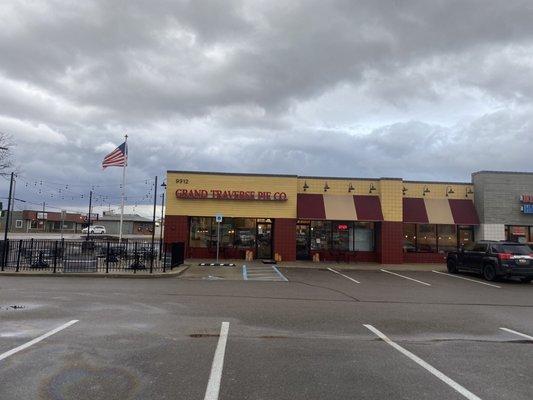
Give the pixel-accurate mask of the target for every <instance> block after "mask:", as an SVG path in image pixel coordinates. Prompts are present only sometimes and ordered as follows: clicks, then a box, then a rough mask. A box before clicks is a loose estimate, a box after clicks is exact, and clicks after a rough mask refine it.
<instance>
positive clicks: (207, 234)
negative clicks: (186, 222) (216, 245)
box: [189, 217, 216, 247]
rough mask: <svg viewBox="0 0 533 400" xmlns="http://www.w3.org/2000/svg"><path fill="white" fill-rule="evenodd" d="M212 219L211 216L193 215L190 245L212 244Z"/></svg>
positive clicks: (206, 245)
mask: <svg viewBox="0 0 533 400" xmlns="http://www.w3.org/2000/svg"><path fill="white" fill-rule="evenodd" d="M211 220H212V218H209V217H191V230H190V236H189V245H190V246H191V247H209V246H210V244H211V243H210V242H211ZM215 240H216V236H215Z"/></svg>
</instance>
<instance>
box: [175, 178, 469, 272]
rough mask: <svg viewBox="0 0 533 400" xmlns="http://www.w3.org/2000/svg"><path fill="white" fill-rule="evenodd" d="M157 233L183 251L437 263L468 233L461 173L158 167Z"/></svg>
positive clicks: (206, 254)
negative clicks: (438, 178) (406, 176)
mask: <svg viewBox="0 0 533 400" xmlns="http://www.w3.org/2000/svg"><path fill="white" fill-rule="evenodd" d="M167 185H168V186H167V190H168V196H167V197H166V199H167V202H166V216H165V242H167V243H173V242H183V243H185V252H186V254H185V256H186V257H189V258H211V257H214V256H215V254H216V241H217V228H218V224H217V222H216V216H217V215H220V216H222V217H223V219H222V223H221V224H220V245H221V256H222V257H225V258H244V255H245V253H246V251H247V250H251V251H252V252H253V253H254V255H255V257H256V258H260V259H271V258H280V257H281V259H282V260H284V261H292V260H295V259H302V260H309V259H312V258H313V257H317V255H318V257H320V259H321V260H336V261H376V262H380V263H403V262H442V261H443V260H444V257H445V253H446V252H447V251H449V250H453V249H456V248H458V247H459V246H460V245H462V244H468V243H471V242H472V241H473V240H474V227H475V226H477V225H478V224H479V219H478V216H477V213H476V210H475V207H474V186H473V185H472V184H471V183H469V182H422V181H404V180H402V179H398V178H377V179H363V178H335V177H309V176H308V177H305V176H302V177H300V176H295V175H268V174H231V173H209V172H187V171H168V172H167Z"/></svg>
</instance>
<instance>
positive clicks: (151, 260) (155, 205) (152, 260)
mask: <svg viewBox="0 0 533 400" xmlns="http://www.w3.org/2000/svg"><path fill="white" fill-rule="evenodd" d="M156 207H157V175H156V177H155V182H154V214H153V217H152V250H151V251H152V255H151V257H150V273H152V270H153V267H154V255H155V253H154V240H155V211H156Z"/></svg>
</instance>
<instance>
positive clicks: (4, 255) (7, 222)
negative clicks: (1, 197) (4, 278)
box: [2, 172, 15, 271]
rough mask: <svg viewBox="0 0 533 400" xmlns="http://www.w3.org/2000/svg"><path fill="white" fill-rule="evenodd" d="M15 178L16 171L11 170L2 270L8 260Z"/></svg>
mask: <svg viewBox="0 0 533 400" xmlns="http://www.w3.org/2000/svg"><path fill="white" fill-rule="evenodd" d="M14 180H15V173H14V172H11V180H10V181H9V196H8V198H7V211H6V220H5V223H6V226H5V227H4V245H3V247H2V271H3V270H4V266H5V265H6V261H7V251H8V249H7V233H8V232H9V218H10V216H11V196H12V195H13V181H14Z"/></svg>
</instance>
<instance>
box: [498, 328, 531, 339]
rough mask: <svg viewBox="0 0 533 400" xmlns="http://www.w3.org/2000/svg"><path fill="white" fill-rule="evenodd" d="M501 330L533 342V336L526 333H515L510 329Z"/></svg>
mask: <svg viewBox="0 0 533 400" xmlns="http://www.w3.org/2000/svg"><path fill="white" fill-rule="evenodd" d="M500 329H501V330H502V331H505V332H509V333H514V334H515V335H518V336H522V337H523V338H526V339H528V340H533V336H529V335H526V334H525V333H520V332H517V331H513V330H512V329H509V328H500Z"/></svg>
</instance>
